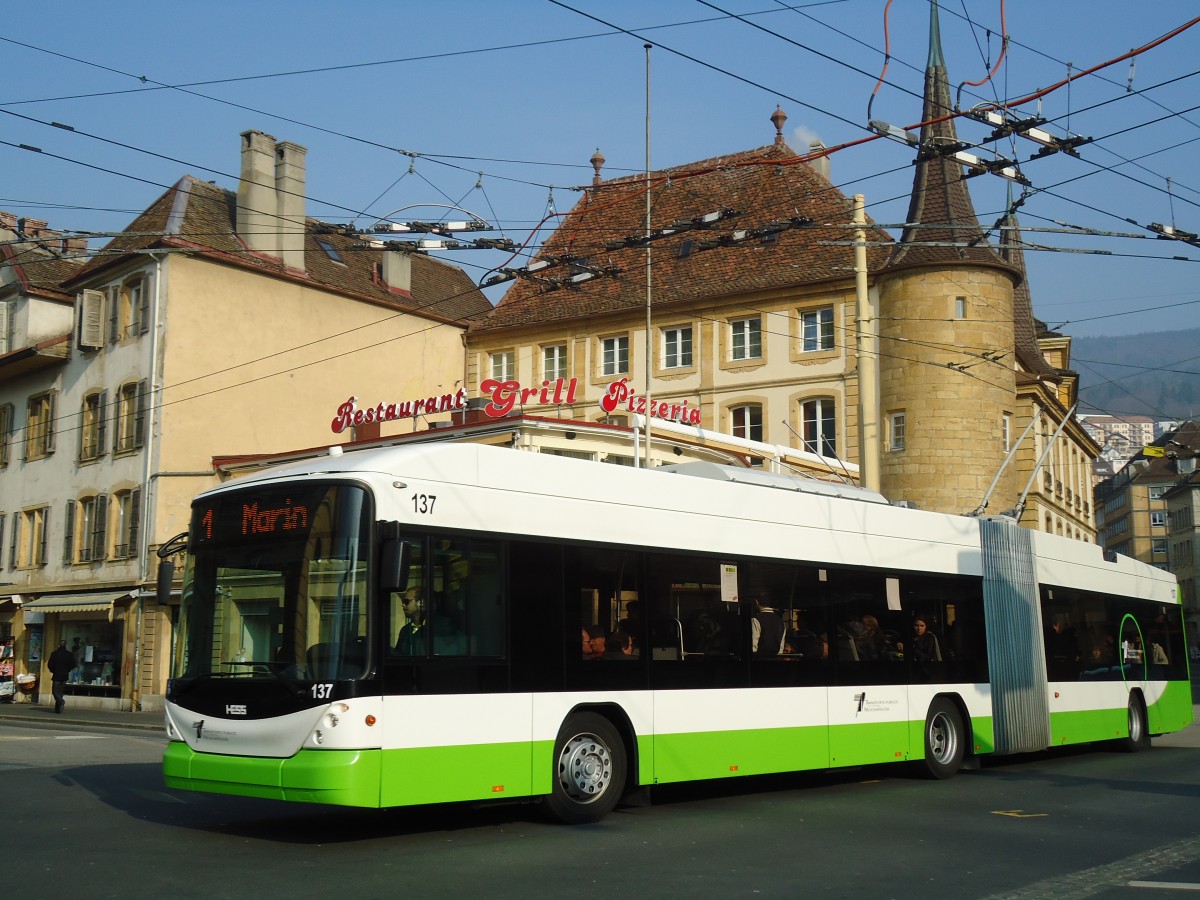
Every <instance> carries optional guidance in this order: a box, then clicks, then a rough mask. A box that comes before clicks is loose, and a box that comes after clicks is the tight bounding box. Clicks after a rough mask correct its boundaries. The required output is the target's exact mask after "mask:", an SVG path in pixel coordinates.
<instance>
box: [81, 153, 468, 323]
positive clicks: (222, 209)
mask: <svg viewBox="0 0 1200 900" xmlns="http://www.w3.org/2000/svg"><path fill="white" fill-rule="evenodd" d="M236 216H237V196H236V194H234V193H233V192H232V191H226V190H224V189H222V188H219V187H217V186H216V185H214V184H211V183H209V182H205V181H199V180H197V179H195V178H192V177H191V176H190V175H185V176H184V177H183V178H181V179H180V180H179V181H178V182H177V183H176V184H175V185H173V186H172V187H171V188H169V189H168V190H167V191H166V193H164V194H162V195H161V196H160V197H159V198H158V199H157V200H155V201H154V202H153V203H152V204H150V206H149V207H148V208H147V209H146V210H145V212H143V213H142V214H141V215H139V216H138V217H137V218H136V219H134V221H133V222H132V223H130V225H129V227H128V228H126V229H125V232H124V233H123V234H121V235H118V236H117V237H115V238H113V239H112V240H111V241H110V242H109V243H108V244H107V245H105V247H104V248H103V249H102V250H101V252H100V253H99V254H98V255H97V257H96V258H95V259H93V260H92V261H91V262H89V263H88V264H87V265H86V266H84V267H83V269H82V270H80V271H79V272H78V274H77V277H75V278H73V279H71V280H72V281H74V282H80V281H82V280H84V279H86V278H87V277H88V276H91V275H95V274H96V273H97V272H99V271H101V270H103V269H106V268H108V267H110V266H112V265H114V264H116V263H117V262H119V261H121V260H123V259H124V256H123V254H127V253H129V252H131V251H135V250H147V249H151V248H155V247H160V248H162V247H167V248H179V247H192V248H195V249H196V250H197V252H198V253H200V254H202V255H207V256H210V257H214V258H218V259H221V260H222V261H225V262H229V263H233V264H236V265H240V266H245V267H249V268H254V269H260V270H262V271H263V272H265V273H273V274H275V275H278V276H280V277H296V278H300V279H302V280H306V281H308V282H310V283H312V284H315V285H319V286H321V287H325V288H328V289H330V290H334V291H337V292H339V293H344V294H349V295H354V296H358V297H362V298H364V299H368V300H372V301H374V302H378V303H383V304H385V305H388V306H393V307H397V308H401V309H406V310H409V311H411V312H414V313H416V314H418V315H424V316H428V317H431V318H435V319H445V320H448V321H453V322H458V323H462V322H464V321H465V320H467V319H469V318H471V317H472V316H478V315H480V314H483V313H486V312H487V311H488V310H490V309H491V308H492V307H491V304H490V303H489V302H488V300H487V298H486V297H485V296H484V295H483V293H482V292H481V291H480V290H479V288H477V287H476V286H475V284H474V282H472V281H471V279H470V278H468V277H467V274H466V273H465V272H463V271H462V270H461V269H459V268H457V267H456V266H452V265H450V264H449V263H444V262H441V261H440V260H437V259H433V258H431V257H428V256H423V255H419V254H417V255H414V256H413V258H412V291H411V293H412V296H411V297H408V296H405V295H402V294H396V293H393V292H392V291H389V290H388V289H387V287H386V286H384V285H383V284H380V283H378V281H377V280H376V279H375V277H374V274H373V273H374V263H376V262H378V261H379V260H380V258H381V257H380V256H379V254H378V253H377V252H374V251H367V250H357V249H354V245H355V244H356V243H358V242H359V239H357V238H352V237H347V236H345V235H342V234H338V233H333V232H332V231H331V233H328V234H326V233H319V232H321V227H320V225H321V223H319V222H317V221H315V220H313V219H307V220H306V229H305V244H304V262H305V267H306V269H307V272H306V273H295V272H289V271H288V270H286V269H285V268H284V265H283V263H282V262H281V261H279V260H278V259H274V258H272V257H269V256H264V255H262V254H257V253H251V252H250V251H249V250H247V249H246V247H245V245H244V244H243V243H242V242H241V241H240V240H239V239H238V236H237V233H236V230H235V224H234V223H235V222H236ZM318 240H321V241H325V242H327V243H328V244H329V245H330V246H331V247H332V248H333V249H334V250H336V251H337V253H338V255H339V256H340V257H341V262H336V261H334V260H333V259H332V258H331V257H330V256H329V254H327V253H326V252H325V251H324V250H323V249H322V247H321V246H320V244H318Z"/></svg>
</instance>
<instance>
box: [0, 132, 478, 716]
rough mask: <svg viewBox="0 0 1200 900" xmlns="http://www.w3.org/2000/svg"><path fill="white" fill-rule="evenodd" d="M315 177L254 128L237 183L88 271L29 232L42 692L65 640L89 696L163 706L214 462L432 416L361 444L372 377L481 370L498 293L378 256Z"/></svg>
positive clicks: (12, 275) (3, 387)
mask: <svg viewBox="0 0 1200 900" xmlns="http://www.w3.org/2000/svg"><path fill="white" fill-rule="evenodd" d="M304 181H305V153H304V148H302V147H299V146H298V145H295V144H291V143H287V142H280V143H278V144H277V143H276V142H275V140H274V138H272V137H271V136H270V135H266V134H263V133H261V132H246V133H245V134H243V135H242V174H241V180H240V183H239V186H238V190H237V192H236V193H235V192H232V191H226V190H222V189H220V188H218V187H216V186H215V185H212V184H210V183H207V182H201V181H198V180H196V179H193V178H191V177H190V176H184V178H182V179H181V180H180V181H179V182H177V183H176V184H175V185H174V186H173V187H172V188H170V189H169V190H168V191H167V192H166V193H164V194H163V195H162V196H161V197H159V198H158V200H156V201H155V202H154V203H153V204H152V205H151V206H150V207H149V208H148V209H147V210H146V211H145V212H144V213H143V214H142V215H140V216H139V217H138V218H137V219H136V220H135V221H134V222H133V223H131V225H130V226H129V227H128V229H127V230H126V232H125V233H123V234H122V235H121V236H119V237H117V238H115V239H114V240H113V241H112V242H110V243H109V244H108V245H107V246H106V247H105V248H104V249H103V250H102V251H101V252H100V253H99V254H96V256H95V257H94V258H93V259H92V260H91V261H90V262H87V263H86V264H83V265H80V264H79V263H77V262H71V261H70V257H71V255H72V254H71V253H69V252H68V249H69V248H65V247H63V246H61V244H60V246H59V247H58V249H57V252H55V251H54V245H53V244H52V243H50V242H49V241H48V239H47V237H46V236H45V235H40V234H38V233H36V232H35V229H34V228H32V227H31V226H30V224H29V223H28V222H25V223H23V227H21V228H17V229H16V231H10V233H11V234H12V242H11V243H9V244H7V246H6V248H5V252H6V254H7V256H6V259H7V261H8V264H7V265H5V266H3V267H2V268H0V271H3V272H4V273H5V282H4V288H3V291H4V293H3V294H0V298H2V299H3V301H4V303H3V308H4V310H5V315H6V316H7V320H8V322H9V323H10V339H9V347H8V352H7V353H5V354H4V355H3V356H0V408H2V409H3V410H4V411H5V412H4V417H5V418H4V425H5V428H4V430H3V432H2V433H3V435H4V445H3V446H4V453H3V459H2V463H3V470H2V474H0V522H5V520H7V521H6V522H5V527H6V529H7V530H6V533H5V535H4V537H3V543H2V545H3V546H4V549H5V552H4V558H3V560H2V561H0V562H2V563H3V566H2V569H0V572H2V575H3V581H4V586H3V588H2V589H0V597H2V598H4V600H5V601H6V602H5V603H4V604H2V605H0V609H3V610H4V614H6V615H7V616H8V623H7V624H8V628H9V636H11V638H12V639H13V650H12V653H13V659H14V663H15V665H14V670H15V672H14V674H16V675H32V676H35V677H37V678H38V679H39V682H40V684H41V688H42V690H41V691H40V692H39V693H40V696H41V697H42V698H46V697H48V695H49V690H48V688H49V681H48V678H49V676H48V673H47V672H46V670H45V668H44V660H45V658H46V656H48V651H49V650H50V649H52V648H53V647H54V646H57V643H58V642H59V641H60V640H65V641H66V642H67V644H68V646H69V647H71V648H73V649H76V651H77V658H78V665H77V666H76V669H75V671H74V672H73V673H72V679H71V680H72V683H71V684H70V685H69V686H68V692H69V693H70V694H72V695H74V700H73V701H72V702H76V703H81V704H96V705H105V706H113V707H117V708H130V707H134V708H138V707H141V708H153V707H154V706H156V705H158V704H161V698H162V694H163V692H164V689H165V682H166V677H167V674H168V671H169V666H170V661H171V653H172V614H173V609H174V608H173V607H171V606H160V605H159V604H158V603H157V602H156V600H155V599H154V592H153V586H154V580H155V568H156V563H157V558H156V550H157V549H158V548H159V547H160V546H161V545H163V544H165V543H166V542H167V541H168V540H169V539H170V538H171V537H173V536H174V535H176V534H179V533H180V532H182V531H185V530H186V529H187V526H188V509H189V502H190V499H191V497H192V496H193V495H194V494H196V493H197V492H198V491H200V490H202V489H203V488H205V487H208V486H210V485H213V484H216V483H217V482H218V480H219V475H218V473H217V472H216V471H215V470H214V467H213V462H212V460H213V457H214V456H216V455H218V454H220V453H229V452H247V453H255V452H268V451H272V450H275V451H278V450H283V449H288V448H293V447H296V446H308V445H311V444H318V443H330V442H331V439H332V441H334V442H340V441H343V440H346V439H348V438H350V437H352V436H353V435H354V434H355V433H356V432H357V433H359V434H360V435H364V434H365V435H378V434H381V433H388V432H389V431H390V432H392V433H399V432H403V431H409V430H412V428H413V427H414V425H416V424H418V423H419V419H417V418H416V417H414V416H411V415H410V416H408V417H398V418H397V419H395V420H393V421H388V422H387V423H380V422H378V421H371V422H367V421H363V420H361V419H360V420H359V421H357V422H355V421H353V420H352V421H351V422H350V424H349V427H348V428H347V429H346V433H345V434H343V435H342V436H341V437H336V436H334V435H331V430H330V420H331V419H333V418H335V414H336V411H337V410H338V409H339V408H340V407H343V406H345V405H346V404H347V403H351V402H353V400H354V398H353V393H354V392H355V391H356V390H358V389H360V388H361V387H362V386H363V385H364V384H365V385H371V386H378V387H380V388H381V389H383V390H386V391H391V392H394V394H395V395H396V396H401V397H406V396H418V395H419V396H425V395H426V394H427V393H428V392H429V391H431V390H432V389H434V388H436V389H437V390H438V391H439V392H441V391H445V392H453V391H454V390H455V389H456V388H457V386H458V384H460V383H461V379H462V362H461V360H462V333H463V331H464V329H465V319H466V318H467V317H469V316H472V315H477V314H479V313H480V312H482V311H483V310H486V309H488V308H490V304H489V303H488V302H487V300H486V298H484V297H483V295H482V294H481V293H480V292H479V291H478V290H477V289H476V288H475V286H474V285H473V283H472V282H471V281H470V279H469V278H468V277H467V276H466V275H465V274H464V273H463V272H462V271H461V270H458V269H457V268H454V267H452V266H449V265H446V264H443V263H440V262H437V261H434V260H431V259H427V258H423V257H411V256H408V255H406V254H402V253H395V252H389V253H386V254H366V253H362V252H356V250H355V247H354V242H353V240H352V239H350V238H346V237H344V236H341V235H339V234H336V233H333V232H332V230H330V229H326V228H322V227H321V225H320V223H317V222H313V221H311V220H307V219H306V218H305V216H304V205H303V197H304ZM13 224H16V223H13ZM26 245H36V246H38V247H42V248H43V249H42V251H41V252H40V253H33V252H32V251H28V247H27V246H26ZM46 247H49V248H51V249H50V250H46V249H45V248H46ZM27 251H28V252H27ZM22 254H23V255H22ZM39 279H41V281H39ZM43 281H44V282H46V283H49V284H51V285H53V287H52V289H51V288H45V287H42V286H41V284H42V282H43Z"/></svg>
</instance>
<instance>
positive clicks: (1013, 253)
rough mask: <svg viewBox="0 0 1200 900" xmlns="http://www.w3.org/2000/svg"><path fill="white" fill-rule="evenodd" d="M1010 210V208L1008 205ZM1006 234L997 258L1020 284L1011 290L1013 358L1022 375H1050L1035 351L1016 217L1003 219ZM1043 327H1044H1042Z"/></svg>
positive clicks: (1035, 323) (1049, 368)
mask: <svg viewBox="0 0 1200 900" xmlns="http://www.w3.org/2000/svg"><path fill="white" fill-rule="evenodd" d="M1010 208H1011V205H1010ZM1004 224H1005V226H1006V230H1004V231H1003V232H1001V233H1002V234H1003V235H1004V239H1003V240H1004V245H1005V246H1004V249H1002V250H1001V251H1000V255H1001V256H1002V257H1003V258H1004V260H1005V261H1006V262H1008V263H1009V264H1010V265H1011V266H1012V267H1013V268H1015V269H1016V270H1017V271H1018V272H1020V274H1021V280H1020V282H1018V284H1017V286H1016V287H1014V288H1013V329H1014V334H1015V337H1016V342H1017V358H1018V359H1019V360H1020V361H1021V363H1022V365H1024V367H1025V369H1026V371H1028V372H1031V373H1033V374H1034V375H1054V374H1055V370H1054V368H1053V367H1052V366H1051V365H1050V364H1049V363H1048V362H1046V357H1044V356H1042V351H1041V349H1040V348H1039V347H1038V342H1037V339H1038V332H1039V327H1038V326H1039V325H1042V323H1040V322H1038V321H1037V320H1036V319H1035V318H1034V317H1033V299H1032V298H1031V297H1030V296H1029V275H1028V273H1027V272H1026V269H1025V251H1024V250H1022V249H1021V232H1020V231H1019V230H1018V229H1019V226H1018V223H1017V217H1016V216H1015V215H1013V214H1011V213H1010V214H1009V215H1007V216H1005V217H1004ZM1043 327H1044V326H1043Z"/></svg>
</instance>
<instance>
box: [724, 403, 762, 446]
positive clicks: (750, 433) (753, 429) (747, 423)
mask: <svg viewBox="0 0 1200 900" xmlns="http://www.w3.org/2000/svg"><path fill="white" fill-rule="evenodd" d="M729 427H730V433H731V434H732V435H733V436H734V437H740V438H746V439H747V440H751V441H761V440H762V439H763V410H762V404H761V403H743V404H742V405H741V406H734V407H731V408H730V410H729Z"/></svg>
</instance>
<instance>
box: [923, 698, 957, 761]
mask: <svg viewBox="0 0 1200 900" xmlns="http://www.w3.org/2000/svg"><path fill="white" fill-rule="evenodd" d="M965 752H966V733H965V731H964V730H963V723H962V716H961V715H960V714H959V711H958V707H957V706H955V705H954V704H953V703H951V702H950V701H949V700H947V699H946V698H944V697H939V698H937V699H936V700H934V701H933V703H931V704H930V705H929V715H927V716H926V717H925V769H926V771H927V772H928V773H929V775H930V776H931V777H933V778H953V777H954V776H955V775H956V774H958V770H959V769H961V768H962V763H963V754H964V753H965Z"/></svg>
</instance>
